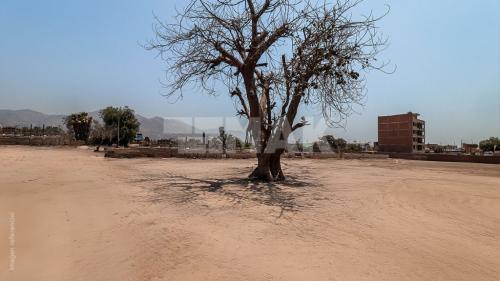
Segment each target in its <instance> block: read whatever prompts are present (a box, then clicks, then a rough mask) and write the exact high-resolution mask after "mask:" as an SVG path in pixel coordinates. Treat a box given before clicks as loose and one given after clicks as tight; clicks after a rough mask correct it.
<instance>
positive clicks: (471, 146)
mask: <svg viewBox="0 0 500 281" xmlns="http://www.w3.org/2000/svg"><path fill="white" fill-rule="evenodd" d="M462 149H463V151H464V153H466V154H473V153H476V152H478V151H479V145H478V144H475V143H463V144H462Z"/></svg>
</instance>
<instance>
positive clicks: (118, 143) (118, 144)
mask: <svg viewBox="0 0 500 281" xmlns="http://www.w3.org/2000/svg"><path fill="white" fill-rule="evenodd" d="M120 117H121V116H120V115H118V140H117V141H116V142H117V146H118V147H120Z"/></svg>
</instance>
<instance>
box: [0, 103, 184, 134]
mask: <svg viewBox="0 0 500 281" xmlns="http://www.w3.org/2000/svg"><path fill="white" fill-rule="evenodd" d="M89 115H90V116H92V117H93V118H94V119H95V120H101V117H100V116H99V111H93V112H90V113H89ZM65 116H66V115H49V114H44V113H41V112H37V111H34V110H30V109H23V110H7V109H0V126H1V127H7V126H9V127H11V126H12V127H15V126H17V127H24V126H26V127H29V126H30V125H33V126H42V125H44V124H45V126H56V127H58V126H61V127H62V128H64V127H65V126H64V122H63V118H64V117H65ZM136 118H137V120H139V122H140V123H141V126H140V132H141V133H142V134H143V135H144V136H149V137H150V138H153V139H159V138H165V137H171V136H177V135H185V134H191V132H192V131H193V129H192V126H191V125H189V124H186V123H184V122H182V121H179V120H175V119H163V118H160V117H153V118H147V117H144V116H141V115H139V114H136Z"/></svg>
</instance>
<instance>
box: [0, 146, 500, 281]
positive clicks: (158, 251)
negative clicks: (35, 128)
mask: <svg viewBox="0 0 500 281" xmlns="http://www.w3.org/2000/svg"><path fill="white" fill-rule="evenodd" d="M0 165H1V167H2V168H1V169H0V280H9V281H11V280H16V281H17V280H23V281H24V280H27V281H32V280H50V281H55V280H65V281H66V280H93V281H95V280H106V281H110V280H474V281H477V280H500V166H499V165H487V164H465V163H453V164H451V163H439V162H418V161H405V160H344V161H340V160H333V159H329V160H286V161H285V170H286V173H287V174H288V175H289V176H290V179H289V180H288V181H287V182H286V183H284V184H279V185H274V184H253V183H250V182H248V181H246V180H245V177H246V176H247V174H248V173H249V172H250V171H251V168H252V166H253V161H252V160H190V159H133V160H131V159H123V160H122V159H105V158H103V157H102V154H96V153H93V152H91V151H88V150H81V149H63V148H32V147H9V146H1V147H0Z"/></svg>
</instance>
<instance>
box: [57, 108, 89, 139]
mask: <svg viewBox="0 0 500 281" xmlns="http://www.w3.org/2000/svg"><path fill="white" fill-rule="evenodd" d="M63 121H64V124H65V125H66V127H67V128H68V132H69V133H70V134H72V135H73V136H74V138H75V140H79V141H85V142H86V141H87V140H88V138H89V135H90V128H91V126H92V116H89V114H88V113H87V112H79V113H73V114H70V115H68V116H66V117H65V118H64V120H63Z"/></svg>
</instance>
